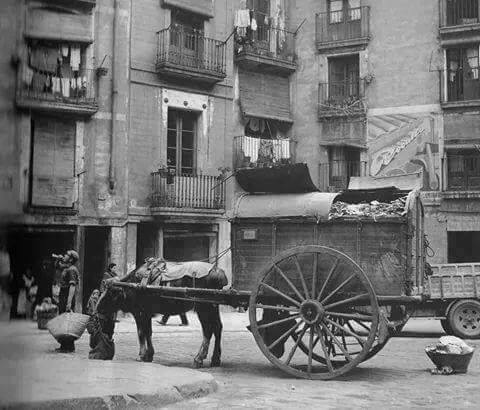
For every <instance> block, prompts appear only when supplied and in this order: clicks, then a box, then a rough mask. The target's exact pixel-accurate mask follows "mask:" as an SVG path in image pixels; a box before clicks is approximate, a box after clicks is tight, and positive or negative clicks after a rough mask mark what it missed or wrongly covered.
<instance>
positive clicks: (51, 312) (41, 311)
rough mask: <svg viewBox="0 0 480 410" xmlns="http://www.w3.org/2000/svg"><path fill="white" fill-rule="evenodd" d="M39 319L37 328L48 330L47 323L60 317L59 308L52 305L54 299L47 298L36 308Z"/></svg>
mask: <svg viewBox="0 0 480 410" xmlns="http://www.w3.org/2000/svg"><path fill="white" fill-rule="evenodd" d="M35 314H36V317H37V327H38V328H39V329H42V330H44V329H47V323H48V322H49V321H50V320H51V319H53V318H54V317H55V316H57V315H58V306H57V305H54V304H53V303H52V299H50V298H45V299H43V301H42V303H41V304H40V305H38V306H37V307H36V308H35Z"/></svg>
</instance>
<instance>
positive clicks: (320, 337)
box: [317, 326, 333, 372]
mask: <svg viewBox="0 0 480 410" xmlns="http://www.w3.org/2000/svg"><path fill="white" fill-rule="evenodd" d="M317 330H318V336H319V339H320V345H321V346H322V350H323V353H324V355H325V361H326V362H327V368H328V370H329V371H330V372H333V366H332V361H331V360H330V353H328V351H327V347H326V346H325V342H324V340H323V334H322V331H321V329H320V327H319V326H317Z"/></svg>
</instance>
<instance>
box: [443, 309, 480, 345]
mask: <svg viewBox="0 0 480 410" xmlns="http://www.w3.org/2000/svg"><path fill="white" fill-rule="evenodd" d="M447 320H448V325H449V326H450V327H451V329H452V333H453V334H454V335H455V336H458V337H460V338H463V339H479V338H480V302H479V301H478V300H475V299H462V300H459V301H457V302H455V303H454V304H453V305H452V307H451V308H450V310H449V311H448V315H447Z"/></svg>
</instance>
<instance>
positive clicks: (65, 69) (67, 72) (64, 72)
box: [60, 63, 73, 78]
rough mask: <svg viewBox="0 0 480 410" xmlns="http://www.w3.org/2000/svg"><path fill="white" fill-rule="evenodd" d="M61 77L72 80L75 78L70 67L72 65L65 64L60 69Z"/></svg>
mask: <svg viewBox="0 0 480 410" xmlns="http://www.w3.org/2000/svg"><path fill="white" fill-rule="evenodd" d="M60 76H61V77H63V78H71V77H73V70H72V67H70V64H68V63H63V64H62V65H61V67H60Z"/></svg>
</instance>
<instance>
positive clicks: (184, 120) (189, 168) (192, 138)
mask: <svg viewBox="0 0 480 410" xmlns="http://www.w3.org/2000/svg"><path fill="white" fill-rule="evenodd" d="M197 119H198V114H197V113H196V112H194V111H182V110H175V109H169V110H168V125H167V166H168V169H169V172H170V173H174V174H176V175H195V173H196V172H195V163H196V158H195V152H196V133H197Z"/></svg>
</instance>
